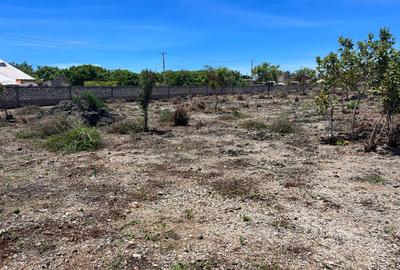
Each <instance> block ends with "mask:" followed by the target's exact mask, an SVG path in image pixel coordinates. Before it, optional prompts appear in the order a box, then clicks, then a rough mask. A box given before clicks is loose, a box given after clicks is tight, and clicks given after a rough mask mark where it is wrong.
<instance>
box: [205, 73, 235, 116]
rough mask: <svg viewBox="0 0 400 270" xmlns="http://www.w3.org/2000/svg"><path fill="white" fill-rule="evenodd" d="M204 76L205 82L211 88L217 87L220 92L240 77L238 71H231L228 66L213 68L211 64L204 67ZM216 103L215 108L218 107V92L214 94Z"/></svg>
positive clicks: (232, 84)
mask: <svg viewBox="0 0 400 270" xmlns="http://www.w3.org/2000/svg"><path fill="white" fill-rule="evenodd" d="M205 71H206V73H205V74H206V76H205V83H206V85H207V86H209V87H210V88H211V89H217V90H219V91H220V92H223V90H224V89H225V88H227V87H230V86H234V85H235V84H236V83H237V82H238V81H239V78H240V73H239V72H235V71H232V70H230V69H228V68H225V67H223V68H213V67H211V66H206V67H205ZM215 98H216V103H215V110H217V109H218V92H216V94H215Z"/></svg>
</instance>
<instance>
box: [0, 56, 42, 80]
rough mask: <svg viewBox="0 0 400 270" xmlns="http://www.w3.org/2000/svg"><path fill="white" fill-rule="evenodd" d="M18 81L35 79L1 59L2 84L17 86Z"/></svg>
mask: <svg viewBox="0 0 400 270" xmlns="http://www.w3.org/2000/svg"><path fill="white" fill-rule="evenodd" d="M17 80H22V81H34V80H35V79H34V78H32V77H31V76H29V75H28V74H26V73H24V72H22V71H21V70H19V69H17V68H16V67H14V66H13V65H10V64H9V63H7V62H5V61H3V60H1V59H0V83H1V84H4V85H8V84H17V82H16V81H17Z"/></svg>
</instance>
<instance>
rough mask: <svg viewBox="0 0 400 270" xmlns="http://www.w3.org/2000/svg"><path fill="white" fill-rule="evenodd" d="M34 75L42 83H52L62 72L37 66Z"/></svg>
mask: <svg viewBox="0 0 400 270" xmlns="http://www.w3.org/2000/svg"><path fill="white" fill-rule="evenodd" d="M35 75H36V77H37V78H38V79H40V80H42V81H53V80H55V79H57V78H59V77H60V76H62V75H63V72H62V70H60V69H59V68H58V67H49V66H39V67H38V68H37V69H36V71H35Z"/></svg>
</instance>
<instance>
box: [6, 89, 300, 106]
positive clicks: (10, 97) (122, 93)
mask: <svg viewBox="0 0 400 270" xmlns="http://www.w3.org/2000/svg"><path fill="white" fill-rule="evenodd" d="M293 90H298V86H296V85H294V86H291V85H289V86H286V85H285V86H283V85H282V86H281V85H279V86H274V87H273V88H272V90H271V91H273V92H275V91H293ZM87 91H90V92H94V93H95V94H96V95H97V96H98V97H100V98H102V99H103V100H112V99H123V100H135V99H136V98H137V97H138V95H139V92H140V89H139V88H138V87H83V86H73V87H6V88H5V89H4V93H3V96H2V97H0V107H3V106H5V107H6V108H8V109H11V108H17V107H23V106H30V105H36V106H51V105H56V104H58V103H59V102H60V101H62V100H65V99H71V98H72V97H73V96H76V95H79V94H80V93H82V92H87ZM261 92H267V87H266V86H263V85H255V86H243V87H236V86H235V87H229V88H225V89H223V90H213V89H211V88H208V87H176V86H170V87H155V88H154V89H153V98H155V99H161V98H169V97H185V96H194V95H211V94H216V93H218V94H222V95H224V94H225V95H226V94H241V93H243V94H246V93H261Z"/></svg>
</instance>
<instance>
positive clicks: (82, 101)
mask: <svg viewBox="0 0 400 270" xmlns="http://www.w3.org/2000/svg"><path fill="white" fill-rule="evenodd" d="M72 101H73V102H74V103H75V104H76V105H78V107H79V108H80V109H81V110H83V111H86V110H88V111H97V110H99V109H101V108H104V107H105V104H104V102H103V101H102V100H101V99H100V98H98V97H97V95H96V94H95V93H93V92H89V91H88V92H83V93H81V94H80V95H79V96H74V97H73V98H72Z"/></svg>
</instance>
